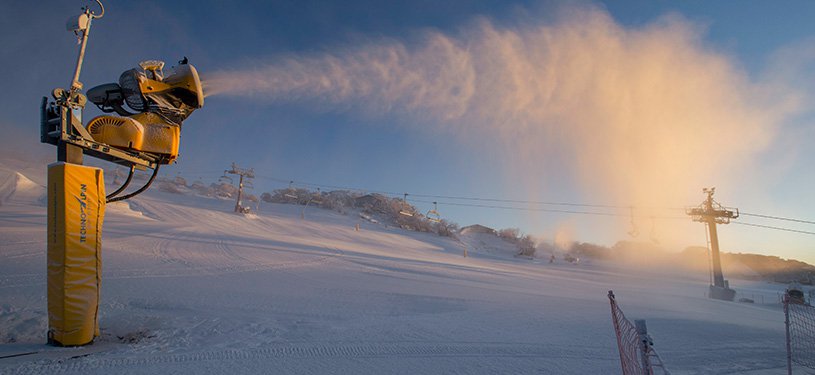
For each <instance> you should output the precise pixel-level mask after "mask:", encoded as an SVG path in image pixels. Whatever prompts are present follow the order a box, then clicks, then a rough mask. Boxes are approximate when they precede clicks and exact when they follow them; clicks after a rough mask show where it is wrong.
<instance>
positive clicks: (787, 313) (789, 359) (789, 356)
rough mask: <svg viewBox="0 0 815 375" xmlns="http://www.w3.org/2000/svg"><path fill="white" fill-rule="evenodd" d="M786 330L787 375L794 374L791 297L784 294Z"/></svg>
mask: <svg viewBox="0 0 815 375" xmlns="http://www.w3.org/2000/svg"><path fill="white" fill-rule="evenodd" d="M784 330H785V331H786V335H787V375H792V347H791V345H790V299H789V296H787V295H786V294H785V295H784Z"/></svg>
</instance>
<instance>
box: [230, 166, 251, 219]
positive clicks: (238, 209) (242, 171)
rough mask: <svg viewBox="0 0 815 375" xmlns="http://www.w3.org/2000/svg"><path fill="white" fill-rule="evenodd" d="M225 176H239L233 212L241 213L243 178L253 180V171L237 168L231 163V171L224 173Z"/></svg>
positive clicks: (242, 210)
mask: <svg viewBox="0 0 815 375" xmlns="http://www.w3.org/2000/svg"><path fill="white" fill-rule="evenodd" d="M224 173H226V174H236V175H238V176H240V179H239V180H238V200H237V201H236V202H235V212H237V213H243V212H244V208H243V206H242V205H241V198H242V197H243V178H244V177H246V178H255V169H254V168H249V169H244V168H239V167H238V166H237V165H236V164H235V163H232V169H230V170H226V171H224Z"/></svg>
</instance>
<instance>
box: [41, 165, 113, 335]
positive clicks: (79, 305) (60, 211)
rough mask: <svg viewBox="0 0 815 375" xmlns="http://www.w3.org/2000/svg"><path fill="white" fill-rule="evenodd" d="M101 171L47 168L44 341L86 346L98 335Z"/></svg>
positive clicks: (102, 211)
mask: <svg viewBox="0 0 815 375" xmlns="http://www.w3.org/2000/svg"><path fill="white" fill-rule="evenodd" d="M104 215H105V183H104V179H103V173H102V169H99V168H92V167H86V166H82V165H77V164H69V163H63V162H58V163H54V164H51V165H49V166H48V224H47V227H48V241H47V244H48V342H49V343H51V344H55V345H61V346H76V345H85V344H89V343H91V342H93V339H94V338H95V337H96V336H99V319H98V311H99V288H100V284H101V274H102V257H101V249H102V221H103V219H104Z"/></svg>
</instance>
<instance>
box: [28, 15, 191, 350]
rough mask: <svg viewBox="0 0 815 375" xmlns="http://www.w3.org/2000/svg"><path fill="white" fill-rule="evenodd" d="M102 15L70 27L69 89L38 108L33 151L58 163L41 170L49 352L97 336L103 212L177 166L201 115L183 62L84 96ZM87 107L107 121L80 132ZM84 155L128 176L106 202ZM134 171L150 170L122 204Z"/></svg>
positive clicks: (99, 178) (149, 68) (131, 75)
mask: <svg viewBox="0 0 815 375" xmlns="http://www.w3.org/2000/svg"><path fill="white" fill-rule="evenodd" d="M94 1H95V2H96V3H97V4H98V6H99V8H100V10H101V11H100V12H99V13H98V14H97V13H94V12H92V11H91V10H90V7H86V8H83V11H82V13H81V14H80V15H79V16H75V17H72V18H70V19H69V20H68V25H67V26H68V31H73V32H74V33H75V34H76V36H77V37H78V39H79V54H78V57H77V61H76V69H75V71H74V76H73V80H72V81H71V86H70V88H69V89H67V90H66V89H61V88H57V89H54V90H53V91H52V98H53V100H49V99H48V98H47V97H43V98H42V106H41V109H40V111H41V112H40V115H41V120H40V141H41V142H43V143H49V144H53V145H55V146H57V162H56V163H52V164H50V165H49V166H48V188H47V195H48V224H47V233H48V239H47V246H48V255H47V257H48V267H47V273H48V275H47V284H48V333H47V335H48V342H49V343H50V344H52V345H59V346H77V345H86V344H89V343H91V342H93V340H94V338H95V337H97V336H99V321H98V310H99V291H100V284H101V267H102V261H101V235H102V221H103V218H104V212H105V204H107V203H109V202H114V201H117V200H123V199H128V198H131V197H133V196H135V195H137V194H140V193H142V192H144V191H145V190H146V189H147V188H148V187H149V186H150V184H151V183H152V182H153V180H154V179H155V177H156V175H157V174H158V170H159V167H160V166H161V165H165V164H169V163H172V162H174V161H175V160H176V158H177V157H178V148H179V139H180V136H181V124H182V122H183V121H184V120H186V119H187V117H189V116H190V114H191V113H192V112H193V111H195V110H196V109H198V108H201V107H202V106H203V105H204V93H203V89H202V85H201V80H200V78H199V76H198V72H197V71H196V69H195V67H193V66H192V65H190V64H188V61H187V59H186V58H184V59H183V60H182V61H180V62H179V64H178V66H176V67H175V68H174V69H173V70H172V72H171V73H170V74H168V75H167V76H165V75H164V69H163V68H164V63H163V62H160V61H145V62H142V63H141V64H139V68H136V69H130V70H127V71H125V72H124V73H122V74H121V76H120V77H119V81H118V83H109V84H104V85H101V86H97V87H94V88H92V89H90V90H88V95H87V96H85V95H83V94H82V87H83V85H82V83H81V82H80V81H79V74H80V71H81V69H82V61H83V59H84V56H85V48H86V46H87V42H88V34H89V32H90V28H91V23H92V21H93V20H94V19H99V18H102V16H103V15H104V13H105V8H104V6H103V5H102V3H101V1H100V0H94ZM88 100H90V102H91V103H93V104H95V105H96V106H98V107H99V109H100V110H102V112H104V113H105V114H104V115H101V116H98V117H95V118H93V119H92V120H90V121H89V122H88V123H87V125H83V123H82V122H83V121H82V114H83V111H84V109H85V105H86V104H87V102H88ZM84 155H89V156H92V157H96V158H99V159H103V160H106V161H109V162H112V163H115V164H119V165H123V166H126V167H128V168H129V169H130V174H129V175H128V177H127V179H126V180H125V181H124V183H123V184H122V186H120V187H119V188H117V189H116V190H115V191H113V192H112V193H110V194H108V195H105V183H104V176H103V171H102V169H100V168H93V167H88V166H84V165H82V163H83V157H84ZM136 169H139V170H147V169H152V170H153V172H152V175H151V177H150V178H149V180H148V181H147V182H146V183H145V184H144V186H142V187H141V188H139V189H137V190H135V191H133V192H132V193H129V194H126V195H121V196H119V194H120V193H122V192H124V191H125V189H126V188H127V187H128V185H129V184H130V182H131V181H132V180H133V175H134V172H135V170H136Z"/></svg>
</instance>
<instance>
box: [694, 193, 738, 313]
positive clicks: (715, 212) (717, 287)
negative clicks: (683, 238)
mask: <svg viewBox="0 0 815 375" xmlns="http://www.w3.org/2000/svg"><path fill="white" fill-rule="evenodd" d="M715 191H716V188H715V187H713V188H710V189H708V188H704V189H702V192H703V193H704V194H707V199H705V201H703V202H702V204H701V205H699V206H698V207H694V208H688V209H686V210H685V213H686V214H688V215H689V216H691V217H692V218H693V221H698V222H700V223H704V224H705V226H707V229H708V234H709V236H710V258H711V267H712V268H713V270H712V271H713V285H711V286H710V298H715V299H721V300H726V301H732V300H733V298H734V297H735V296H736V291H735V290H733V289H730V285H729V283H728V282H727V280H725V279H724V275H723V274H722V262H721V258H720V255H719V235H718V233H717V231H716V224H729V223H730V220H731V219H736V218H738V217H739V209H738V208H726V207H722V205H720V204H719V203H717V202H716V201H714V200H713V193H715Z"/></svg>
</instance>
